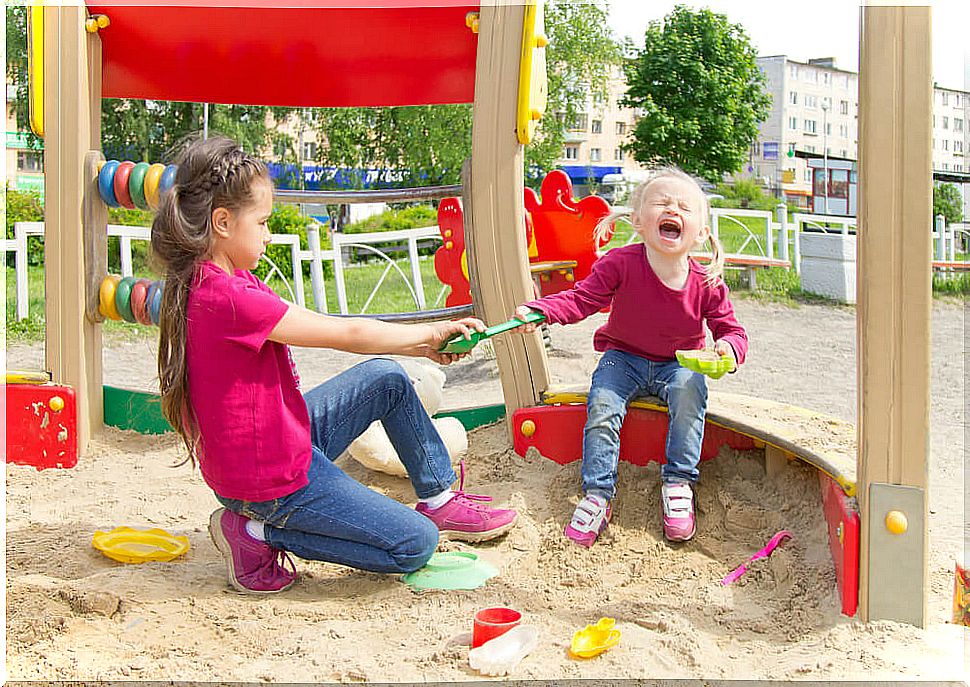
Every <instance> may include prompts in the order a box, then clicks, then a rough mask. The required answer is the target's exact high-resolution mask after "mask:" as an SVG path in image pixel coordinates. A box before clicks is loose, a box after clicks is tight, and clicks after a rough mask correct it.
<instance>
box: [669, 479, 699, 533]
mask: <svg viewBox="0 0 970 687" xmlns="http://www.w3.org/2000/svg"><path fill="white" fill-rule="evenodd" d="M660 496H661V497H660V501H661V504H662V505H663V521H664V536H665V537H666V538H667V540H668V541H688V540H689V539H691V538H692V537H693V536H694V532H695V531H696V530H697V523H696V522H695V520H694V490H693V489H692V488H691V486H690V485H689V484H687V483H686V482H664V483H663V486H661V488H660Z"/></svg>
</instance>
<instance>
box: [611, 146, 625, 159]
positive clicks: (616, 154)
mask: <svg viewBox="0 0 970 687" xmlns="http://www.w3.org/2000/svg"><path fill="white" fill-rule="evenodd" d="M613 159H614V160H616V161H617V162H623V148H617V149H616V150H614V151H613Z"/></svg>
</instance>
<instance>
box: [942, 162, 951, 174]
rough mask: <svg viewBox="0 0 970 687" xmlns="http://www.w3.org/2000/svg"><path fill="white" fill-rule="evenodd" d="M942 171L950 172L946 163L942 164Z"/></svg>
mask: <svg viewBox="0 0 970 687" xmlns="http://www.w3.org/2000/svg"><path fill="white" fill-rule="evenodd" d="M943 171H944V172H949V171H950V165H949V164H947V163H946V162H944V163H943Z"/></svg>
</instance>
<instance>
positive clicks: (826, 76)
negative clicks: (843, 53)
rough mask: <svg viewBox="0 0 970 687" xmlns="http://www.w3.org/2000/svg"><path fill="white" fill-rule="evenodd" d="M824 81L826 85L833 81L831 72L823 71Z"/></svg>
mask: <svg viewBox="0 0 970 687" xmlns="http://www.w3.org/2000/svg"><path fill="white" fill-rule="evenodd" d="M822 83H823V84H825V85H826V86H828V85H830V84H831V83H832V75H831V74H830V73H829V72H822Z"/></svg>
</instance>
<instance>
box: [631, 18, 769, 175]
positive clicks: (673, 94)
mask: <svg viewBox="0 0 970 687" xmlns="http://www.w3.org/2000/svg"><path fill="white" fill-rule="evenodd" d="M755 57H756V52H755V49H754V47H753V46H752V45H751V42H750V40H749V39H748V36H747V35H746V33H745V32H744V29H743V28H742V27H741V26H740V25H737V24H732V23H730V22H729V21H728V19H727V17H726V16H724V15H722V14H715V13H714V12H712V11H711V10H709V9H701V10H691V9H689V8H687V7H685V6H683V5H678V6H677V7H675V8H674V10H673V11H672V12H671V13H670V14H668V15H667V16H666V17H664V19H662V20H658V21H653V22H650V24H649V25H648V27H647V30H646V35H645V40H644V47H643V48H642V49H641V50H640V51H639V52H638V54H637V55H636V56H635V58H634V59H632V60H631V61H630V62H629V63H628V64H627V67H626V74H627V84H628V90H627V95H626V97H625V99H624V104H626V105H628V106H630V107H635V108H639V109H640V112H641V113H642V115H641V117H640V119H639V121H638V122H637V124H636V127H635V128H634V131H633V139H634V141H633V143H632V144H631V145H630V149H631V150H632V152H633V154H634V157H635V158H636V159H637V160H638V161H640V162H641V163H644V164H657V163H672V164H676V165H678V166H679V167H681V168H683V169H684V170H685V171H688V172H690V173H693V174H697V175H699V176H701V177H703V178H705V179H708V180H710V181H718V180H719V179H720V178H721V177H722V175H723V174H725V173H732V172H736V171H739V170H740V169H741V168H742V165H743V163H744V160H745V159H746V155H747V152H748V149H749V147H750V145H751V142H752V141H753V140H754V139H755V137H756V136H757V133H758V124H759V123H760V122H762V121H764V120H765V119H766V118H767V116H768V113H769V110H770V107H771V97H770V96H769V95H768V94H767V93H766V92H765V88H764V84H765V79H764V76H763V74H762V73H761V72H760V71H759V69H758V67H757V64H756V63H755Z"/></svg>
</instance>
